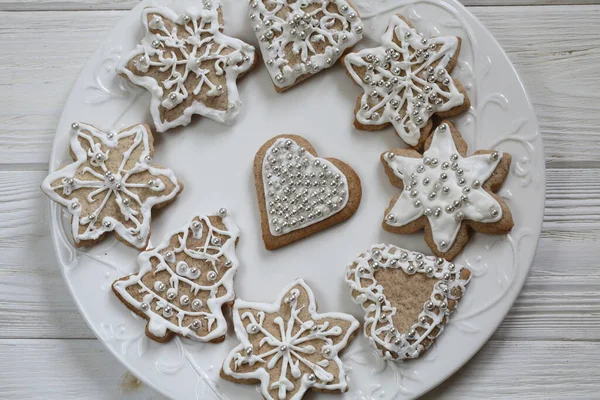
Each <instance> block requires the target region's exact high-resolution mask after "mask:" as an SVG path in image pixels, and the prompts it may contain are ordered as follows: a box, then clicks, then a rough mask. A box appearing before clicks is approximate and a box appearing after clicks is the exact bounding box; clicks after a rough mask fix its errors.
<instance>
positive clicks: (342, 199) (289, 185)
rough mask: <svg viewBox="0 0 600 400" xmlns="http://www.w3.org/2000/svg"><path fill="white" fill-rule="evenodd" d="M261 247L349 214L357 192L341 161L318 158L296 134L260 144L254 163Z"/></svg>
mask: <svg viewBox="0 0 600 400" xmlns="http://www.w3.org/2000/svg"><path fill="white" fill-rule="evenodd" d="M254 175H255V182H256V191H257V195H258V199H259V206H260V210H261V214H262V223H261V226H262V230H263V239H264V241H265V246H266V247H267V248H268V249H275V248H278V247H282V246H285V245H287V244H289V243H291V242H294V241H296V240H299V239H301V238H303V237H305V236H308V235H311V234H313V233H316V232H318V231H320V230H322V229H325V228H327V227H329V226H332V225H334V224H337V223H339V222H342V221H344V220H346V219H348V218H350V217H351V216H352V215H353V214H354V212H355V211H356V209H357V208H358V205H359V204H360V199H361V196H362V188H361V185H360V179H359V178H358V175H356V172H354V170H353V169H352V168H351V167H350V166H348V165H347V164H345V163H344V162H342V161H340V160H337V159H334V158H320V157H318V156H317V153H316V151H315V150H314V148H313V147H312V146H311V144H310V143H309V142H308V141H307V140H306V139H304V138H302V137H300V136H296V135H281V136H277V137H275V138H273V139H271V140H269V141H268V142H267V143H265V144H264V145H263V146H262V147H261V148H260V150H259V151H258V153H257V155H256V157H255V162H254Z"/></svg>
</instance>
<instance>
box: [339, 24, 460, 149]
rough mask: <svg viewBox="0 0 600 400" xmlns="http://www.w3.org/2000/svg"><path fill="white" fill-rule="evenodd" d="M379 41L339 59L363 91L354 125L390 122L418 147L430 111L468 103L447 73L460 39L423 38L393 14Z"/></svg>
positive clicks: (454, 111) (372, 126) (427, 126)
mask: <svg viewBox="0 0 600 400" xmlns="http://www.w3.org/2000/svg"><path fill="white" fill-rule="evenodd" d="M381 43H382V45H381V46H379V47H375V48H369V49H364V50H361V51H359V52H356V53H349V54H348V55H347V56H346V57H345V58H344V66H345V68H346V70H347V72H348V74H349V75H350V77H351V78H352V79H353V80H354V81H355V83H357V84H358V85H359V86H360V87H361V88H362V90H363V91H364V93H363V94H362V95H361V96H360V97H359V99H358V103H357V108H356V110H355V116H356V120H355V125H356V126H357V128H359V129H365V130H375V129H382V128H385V127H386V126H388V125H389V124H392V125H393V126H394V129H395V130H396V132H397V134H398V136H400V138H402V140H404V141H405V142H406V143H407V144H409V145H410V146H413V147H421V146H422V144H423V142H424V140H425V139H426V138H427V136H428V135H429V133H430V132H431V128H432V124H431V117H432V116H433V115H434V114H443V115H444V116H446V117H448V116H450V115H455V114H458V113H460V112H463V111H466V110H468V109H469V107H470V103H469V99H468V97H467V94H466V91H465V90H464V89H463V88H462V86H461V85H460V83H458V82H457V81H456V80H455V79H454V78H452V76H450V72H451V71H452V69H453V68H454V65H455V64H456V60H457V58H458V54H459V52H460V38H458V37H454V36H447V37H433V38H425V37H423V36H422V35H421V34H419V33H418V32H417V31H416V30H415V29H413V28H412V26H411V25H410V24H409V23H408V22H406V21H405V20H404V19H403V18H402V17H401V16H400V15H394V16H392V17H391V20H390V24H389V26H388V28H387V30H386V32H385V33H384V34H383V36H382V38H381Z"/></svg>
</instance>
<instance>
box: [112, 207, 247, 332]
mask: <svg viewBox="0 0 600 400" xmlns="http://www.w3.org/2000/svg"><path fill="white" fill-rule="evenodd" d="M239 234H240V232H239V229H238V227H237V226H236V225H235V223H234V221H233V219H232V218H231V216H229V214H228V212H227V210H226V209H224V208H223V209H220V210H219V212H218V213H215V214H211V215H198V216H195V217H193V218H192V219H191V221H190V222H189V223H187V224H186V225H185V226H184V227H183V228H181V229H179V230H177V231H175V232H173V233H171V234H169V235H167V236H166V237H165V238H164V240H163V241H162V242H161V244H160V245H158V246H157V247H156V248H154V249H151V250H148V251H145V252H143V253H141V254H140V255H139V257H138V264H139V266H140V269H139V272H138V273H136V274H133V275H129V276H126V277H124V278H120V279H118V280H117V281H115V282H114V283H113V286H112V287H113V291H114V293H115V294H116V295H117V297H118V298H119V299H120V300H121V301H122V302H123V303H124V304H125V305H126V306H127V307H128V308H129V309H131V310H132V311H133V312H135V313H136V314H138V315H140V316H142V317H143V318H145V319H147V320H148V325H147V327H146V334H147V335H148V336H149V337H150V338H152V339H154V340H156V341H159V342H166V341H168V340H169V339H171V338H172V337H173V335H176V334H177V335H181V336H185V337H188V338H190V339H194V340H198V341H203V342H220V341H222V340H223V339H224V338H225V333H226V331H227V322H226V320H225V318H224V316H223V311H222V307H223V306H224V305H225V304H227V303H230V302H232V301H233V300H234V298H235V294H234V291H233V279H234V277H235V274H236V271H237V269H238V266H239V261H238V259H237V257H236V254H235V247H236V244H237V241H238V239H239Z"/></svg>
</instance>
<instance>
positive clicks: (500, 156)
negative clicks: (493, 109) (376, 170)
mask: <svg viewBox="0 0 600 400" xmlns="http://www.w3.org/2000/svg"><path fill="white" fill-rule="evenodd" d="M457 144H458V145H459V148H457ZM465 152H466V144H465V143H464V140H463V139H462V137H461V136H460V133H459V132H458V131H457V130H456V128H455V127H454V126H453V125H452V124H451V123H450V122H448V121H445V122H443V123H442V124H441V125H440V126H439V127H438V128H437V129H436V130H435V131H434V133H433V135H432V137H431V140H430V143H428V145H426V150H425V152H424V153H423V155H422V156H421V155H420V154H419V153H417V152H416V151H414V150H406V149H398V150H393V151H390V152H386V153H384V154H382V156H381V160H382V162H383V164H384V167H385V169H386V173H387V174H388V176H389V177H390V179H391V180H392V183H394V184H396V185H397V186H400V187H402V189H403V190H402V192H401V193H400V195H399V196H397V198H395V199H394V200H393V201H392V203H391V204H390V207H389V208H388V209H387V211H386V214H385V218H384V222H383V226H384V228H385V229H386V230H390V231H392V232H395V231H396V229H399V231H398V233H404V232H403V231H402V228H403V227H409V228H408V230H407V231H406V232H408V231H414V230H417V229H419V228H420V227H421V226H423V223H425V222H426V223H427V224H429V227H430V231H431V234H430V236H431V242H432V243H430V241H428V243H429V244H430V247H431V248H432V250H433V251H434V253H435V254H436V255H439V256H444V257H448V258H450V259H451V258H454V256H455V255H456V254H457V253H458V252H459V251H460V249H462V247H464V245H465V244H466V240H468V235H467V234H466V233H465V232H464V230H465V229H466V225H465V224H469V225H470V226H471V227H472V228H474V229H475V230H480V231H484V232H487V233H494V231H495V230H497V231H498V233H504V232H507V231H508V230H510V228H512V217H511V215H510V210H509V209H508V207H507V206H506V204H505V203H504V201H503V200H502V199H501V198H500V197H498V196H496V195H495V194H493V192H494V191H496V190H498V189H499V187H500V185H501V183H502V182H503V181H504V179H505V178H506V175H507V173H508V167H509V165H510V155H509V154H506V153H502V152H500V151H479V152H477V153H476V154H473V155H471V156H469V157H466V156H465ZM418 221H422V223H421V224H419V223H418ZM411 224H412V225H411ZM486 225H487V226H488V228H486ZM412 228H415V229H412ZM461 230H462V232H461ZM458 236H461V238H460V239H459V240H457V237H458Z"/></svg>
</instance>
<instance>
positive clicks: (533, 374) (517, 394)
mask: <svg viewBox="0 0 600 400" xmlns="http://www.w3.org/2000/svg"><path fill="white" fill-rule="evenodd" d="M0 355H1V356H2V360H3V363H2V364H0V397H2V398H7V399H9V398H18V399H21V400H29V399H63V398H77V399H79V398H85V399H89V400H96V399H102V400H104V399H116V398H125V399H152V400H158V399H164V398H163V397H162V396H160V395H159V394H157V393H156V392H154V391H152V389H150V388H148V387H146V386H145V385H143V384H140V385H137V384H135V383H134V384H132V381H133V379H132V378H131V375H130V374H129V373H127V372H125V369H124V367H123V366H121V364H119V362H118V361H117V360H116V359H115V358H114V357H113V356H112V355H111V354H110V353H109V352H108V351H107V350H106V349H105V348H104V347H103V346H102V345H101V344H100V343H98V342H97V341H96V340H35V339H34V340H0ZM550 357H552V358H550ZM599 357H600V346H598V345H597V343H586V342H561V341H540V342H521V341H495V340H492V341H490V342H488V343H487V344H486V345H485V347H484V348H483V349H482V350H481V351H480V352H479V353H478V354H477V355H476V356H475V357H474V358H473V359H472V360H471V361H470V362H469V363H468V364H467V365H466V366H465V367H463V368H462V369H461V370H460V371H459V372H457V373H456V374H455V375H454V376H453V377H452V378H451V379H450V380H449V381H447V382H446V383H444V384H443V385H442V386H440V387H439V388H438V389H436V390H434V391H433V392H432V393H430V394H428V395H426V396H425V397H424V399H426V400H433V399H441V400H445V399H490V400H493V399H502V400H504V399H509V398H518V399H521V400H538V399H540V400H541V399H548V398H550V397H551V398H557V399H560V398H564V399H593V398H598V392H599V391H600V380H598V379H597V360H598V358H599ZM50 366H51V367H50ZM550 394H551V395H550Z"/></svg>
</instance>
